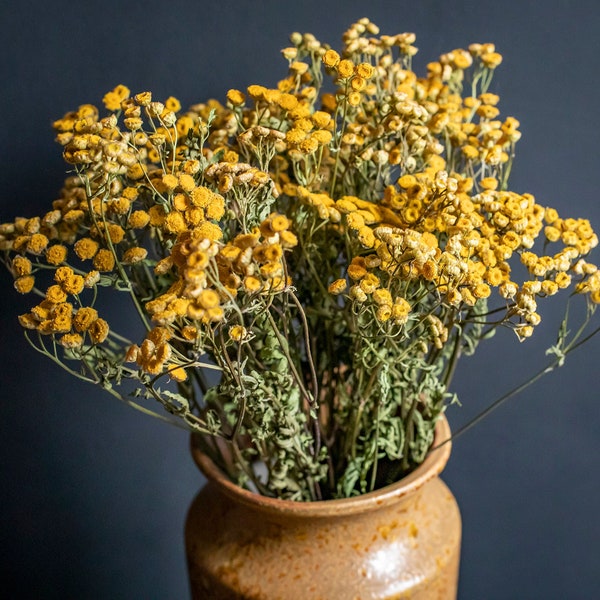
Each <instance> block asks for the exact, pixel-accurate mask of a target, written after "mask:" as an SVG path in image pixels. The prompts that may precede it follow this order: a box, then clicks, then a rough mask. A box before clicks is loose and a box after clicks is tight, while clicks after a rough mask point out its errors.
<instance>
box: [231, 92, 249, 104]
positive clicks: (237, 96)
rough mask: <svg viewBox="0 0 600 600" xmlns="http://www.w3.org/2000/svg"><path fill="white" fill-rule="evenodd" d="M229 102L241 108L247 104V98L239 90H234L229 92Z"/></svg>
mask: <svg viewBox="0 0 600 600" xmlns="http://www.w3.org/2000/svg"><path fill="white" fill-rule="evenodd" d="M227 100H229V102H231V104H232V105H233V106H241V105H242V104H244V102H246V96H245V95H244V94H243V93H242V92H240V91H239V90H235V89H232V90H229V91H228V92H227Z"/></svg>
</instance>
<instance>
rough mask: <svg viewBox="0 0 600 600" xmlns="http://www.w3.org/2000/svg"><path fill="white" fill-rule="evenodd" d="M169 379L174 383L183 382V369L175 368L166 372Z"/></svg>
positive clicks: (184, 373) (184, 374) (185, 377)
mask: <svg viewBox="0 0 600 600" xmlns="http://www.w3.org/2000/svg"><path fill="white" fill-rule="evenodd" d="M168 373H169V377H170V378H171V379H174V380H175V381H179V382H181V381H185V380H186V379H187V373H186V371H185V369H184V368H183V367H175V368H171V369H169V370H168Z"/></svg>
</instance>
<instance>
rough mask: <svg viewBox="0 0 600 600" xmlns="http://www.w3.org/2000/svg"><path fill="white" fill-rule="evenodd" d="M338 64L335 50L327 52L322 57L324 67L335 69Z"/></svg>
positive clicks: (338, 59)
mask: <svg viewBox="0 0 600 600" xmlns="http://www.w3.org/2000/svg"><path fill="white" fill-rule="evenodd" d="M339 62H340V55H339V54H338V53H337V52H336V51H335V50H327V52H325V54H324V55H323V64H324V65H325V66H326V67H335V66H337V65H338V63H339Z"/></svg>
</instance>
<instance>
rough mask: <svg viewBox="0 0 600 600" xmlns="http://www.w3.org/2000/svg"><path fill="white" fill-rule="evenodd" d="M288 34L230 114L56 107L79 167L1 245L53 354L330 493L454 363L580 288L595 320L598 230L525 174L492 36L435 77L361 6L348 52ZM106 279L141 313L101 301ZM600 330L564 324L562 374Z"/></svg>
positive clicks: (230, 452) (359, 468)
mask: <svg viewBox="0 0 600 600" xmlns="http://www.w3.org/2000/svg"><path fill="white" fill-rule="evenodd" d="M291 43H292V45H291V46H290V47H288V48H285V49H284V50H283V52H282V54H283V56H284V59H285V60H286V61H287V63H288V74H287V76H286V77H285V78H284V79H282V80H281V81H280V82H279V83H278V84H277V86H276V87H275V88H267V87H264V86H261V85H251V86H249V87H248V88H247V90H246V91H245V92H242V91H240V90H230V91H229V92H228V94H227V100H226V103H225V104H224V105H223V104H221V103H219V102H217V101H214V100H211V101H209V102H207V103H202V104H197V105H195V106H193V107H192V108H191V109H190V110H189V111H187V112H183V111H181V105H180V103H179V101H177V100H176V99H175V98H169V99H167V100H166V101H164V102H159V101H156V100H154V99H153V98H152V95H151V94H150V92H144V93H140V94H137V95H134V96H131V95H130V92H129V90H128V89H127V88H126V87H125V86H117V87H116V88H115V89H114V90H113V91H111V92H109V93H108V94H107V95H106V96H105V97H104V105H105V108H106V109H107V110H108V115H107V116H104V117H102V116H101V115H100V111H99V110H98V109H97V108H96V107H94V106H91V105H83V106H80V107H79V108H78V109H77V110H76V111H73V112H70V113H68V114H67V115H65V116H64V117H63V118H62V119H59V120H58V121H56V123H55V124H54V127H55V129H56V131H57V141H58V142H59V143H60V144H61V145H62V146H63V153H64V157H65V159H66V160H67V162H68V163H70V164H71V165H72V166H73V168H74V170H75V175H73V176H71V177H69V178H68V179H67V180H66V182H65V186H64V188H63V190H62V192H61V196H60V198H59V199H58V200H56V201H55V202H54V203H53V205H52V209H51V210H50V211H49V212H48V213H47V214H45V215H44V216H42V217H39V218H30V219H26V218H18V219H16V220H15V221H13V222H12V223H6V224H3V225H1V226H0V246H1V248H2V249H3V250H4V251H5V262H6V264H7V266H8V268H9V269H10V270H11V272H12V273H13V275H14V278H15V288H16V289H17V291H18V292H20V293H23V294H28V293H34V294H37V295H38V296H40V297H41V301H40V302H39V303H38V304H37V305H35V306H33V308H31V310H30V312H28V313H26V314H24V315H22V316H21V317H20V321H21V324H22V325H23V327H24V328H25V329H26V331H27V333H28V337H29V339H30V341H31V343H32V344H33V345H34V346H35V347H36V348H37V349H38V350H40V351H41V352H43V353H44V354H46V355H47V356H49V357H50V358H51V359H52V360H54V361H55V362H57V363H58V364H60V365H61V366H63V367H64V368H66V369H67V370H68V371H69V372H70V373H72V374H74V375H76V376H78V377H80V378H83V379H85V380H86V381H91V382H93V383H96V384H98V385H101V386H103V387H104V388H105V389H107V390H108V391H109V392H110V393H112V394H113V395H115V396H117V397H119V398H121V399H123V400H125V401H127V402H130V403H131V404H132V405H134V406H137V407H139V408H141V409H142V410H144V411H147V412H149V411H150V409H149V408H148V407H147V405H148V401H158V402H159V403H161V404H162V405H163V407H164V408H165V409H166V411H167V413H169V414H170V418H171V419H172V420H174V421H175V422H176V423H179V424H181V425H183V426H185V427H187V428H188V429H190V430H192V431H194V432H197V433H200V434H203V437H202V440H203V441H204V445H205V449H206V451H207V452H208V453H210V455H211V456H213V458H215V460H217V461H218V462H219V464H221V466H223V468H225V469H226V470H227V471H228V473H229V474H230V476H231V477H232V479H234V480H235V481H237V482H239V483H240V484H245V483H248V484H250V483H251V484H252V485H253V486H254V487H255V488H256V489H258V491H260V492H261V493H264V494H268V495H276V496H279V497H283V498H292V499H297V500H301V499H303V500H314V499H320V498H330V497H344V496H351V495H354V494H357V493H364V492H366V491H369V490H371V489H374V488H376V487H379V486H381V485H383V484H384V483H386V482H387V481H390V480H395V479H397V478H399V477H401V476H402V475H403V474H404V473H406V472H408V471H409V470H410V469H412V468H413V467H414V466H415V465H417V464H419V463H420V462H421V461H422V460H423V458H424V456H425V454H426V453H427V451H428V450H429V448H430V446H431V442H432V439H433V431H434V427H435V423H436V420H437V419H438V418H439V416H440V414H441V413H442V412H443V411H444V410H445V408H446V406H447V405H448V403H449V402H451V401H452V395H451V394H450V392H449V389H448V386H449V384H450V381H451V378H452V375H453V373H454V370H455V368H456V365H457V362H458V360H459V358H460V357H461V356H462V355H464V354H468V353H472V352H473V351H474V350H475V349H476V347H477V344H478V343H479V342H480V341H481V340H482V339H484V338H486V337H489V336H490V335H491V334H493V333H494V331H495V330H496V329H497V328H498V327H506V328H510V329H512V330H513V331H514V332H515V333H516V335H517V336H518V338H519V339H520V340H524V339H526V338H527V337H529V336H530V335H531V334H532V333H533V331H534V329H535V327H536V326H537V325H538V324H539V322H540V320H541V317H540V315H539V313H538V303H539V302H540V301H541V300H542V299H543V298H546V297H549V296H553V295H554V294H556V293H557V292H559V291H560V290H561V289H571V293H572V294H576V295H581V296H583V297H584V298H585V299H586V301H587V305H588V309H587V318H589V319H591V317H592V315H593V312H594V309H595V306H596V305H597V304H598V303H599V302H600V274H599V272H598V269H597V267H596V266H595V265H594V264H592V263H590V262H588V259H587V256H588V254H589V252H590V251H591V250H592V249H593V248H594V247H595V246H596V245H597V243H598V239H597V236H596V234H595V233H594V232H593V230H592V228H591V227H590V224H589V223H588V222H587V221H586V220H584V219H572V218H562V217H560V216H559V215H558V213H557V212H556V211H555V210H554V209H551V208H544V207H542V206H541V205H539V204H538V203H537V202H536V200H535V198H534V197H533V196H532V195H531V194H519V193H516V192H514V191H510V190H509V189H508V178H509V174H510V169H511V164H512V161H513V159H514V150H515V144H516V142H517V141H518V140H519V137H520V132H519V129H518V127H519V123H518V121H517V120H516V119H514V118H513V117H510V116H509V117H506V118H501V117H500V111H499V108H498V104H499V97H498V96H497V95H495V94H493V93H491V92H490V91H489V89H490V84H491V80H492V75H493V73H494V70H495V68H496V67H497V66H498V65H499V64H500V62H501V56H500V55H499V54H497V53H496V51H495V48H494V46H493V45H492V44H474V45H471V46H469V48H468V49H466V50H463V49H456V50H453V51H452V52H449V53H447V54H444V55H443V56H441V57H440V58H439V60H438V61H435V62H432V63H430V64H429V65H428V66H427V73H426V75H424V76H421V77H419V76H418V75H417V74H416V73H415V72H414V71H413V70H412V66H411V65H412V57H413V56H414V54H415V53H416V51H417V49H416V47H415V46H414V43H415V36H414V35H413V34H410V33H404V34H399V35H396V36H388V35H379V30H378V28H377V27H376V26H375V25H374V24H373V23H371V22H370V21H369V20H368V19H361V20H360V21H359V22H357V23H355V24H354V25H352V26H351V27H350V28H349V30H348V31H347V32H346V33H345V34H344V36H343V47H342V48H341V50H340V51H339V52H338V51H336V50H334V49H332V48H331V47H329V46H328V45H324V44H321V43H320V42H319V41H318V40H317V39H316V38H315V37H314V36H312V35H310V34H306V35H301V34H293V35H292V37H291ZM517 265H518V266H517ZM519 274H520V275H519ZM523 274H524V275H523ZM109 292H111V293H113V292H120V293H121V294H123V295H124V296H125V297H127V298H129V300H130V302H131V305H132V307H133V309H134V315H135V316H136V321H137V323H138V327H135V326H132V328H131V331H127V332H119V333H117V332H116V331H115V330H114V327H113V326H111V325H109V323H108V321H110V320H111V319H110V318H108V321H107V320H106V318H105V316H100V312H101V311H100V310H99V299H100V298H101V297H102V296H104V295H106V294H107V293H109ZM586 335H587V334H586V333H585V329H583V328H582V329H580V330H577V331H576V332H575V333H574V334H573V335H572V337H569V338H568V339H567V337H566V335H565V334H564V332H563V335H562V336H561V337H560V338H559V343H557V346H556V347H555V348H554V353H555V354H556V355H557V359H556V364H553V367H554V366H556V365H558V364H562V362H563V360H564V356H565V355H566V354H567V353H569V352H570V351H572V349H574V348H575V347H577V345H578V344H579V343H580V342H581V340H583V339H585V336H586ZM130 340H131V341H130ZM72 361H78V362H79V367H78V368H77V367H73V366H72V364H73V362H72ZM75 364H76V363H75ZM211 374H212V376H211ZM215 439H217V440H218V441H217V442H215V441H214V440H215ZM227 457H229V458H227ZM256 461H262V462H263V463H264V466H265V467H266V475H265V476H260V475H258V471H257V470H256V469H255V468H254V465H255V463H256Z"/></svg>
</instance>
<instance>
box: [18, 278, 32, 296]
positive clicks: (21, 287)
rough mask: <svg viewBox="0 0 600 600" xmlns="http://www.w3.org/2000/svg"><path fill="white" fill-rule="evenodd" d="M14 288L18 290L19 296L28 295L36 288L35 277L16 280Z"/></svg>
mask: <svg viewBox="0 0 600 600" xmlns="http://www.w3.org/2000/svg"><path fill="white" fill-rule="evenodd" d="M14 286H15V290H17V292H19V294H28V293H29V292H31V290H32V289H33V287H34V286H35V277H33V275H23V276H22V277H17V279H15V282H14Z"/></svg>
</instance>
